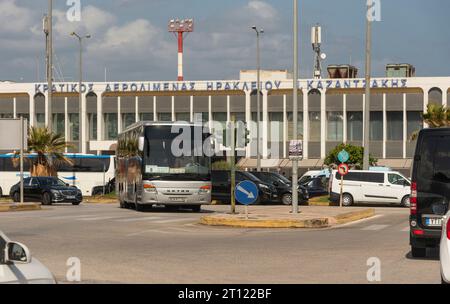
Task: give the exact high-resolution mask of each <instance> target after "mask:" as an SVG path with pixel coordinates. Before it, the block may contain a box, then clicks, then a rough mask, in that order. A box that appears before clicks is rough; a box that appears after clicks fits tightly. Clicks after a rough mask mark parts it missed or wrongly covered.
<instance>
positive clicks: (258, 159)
mask: <svg viewBox="0 0 450 304" xmlns="http://www.w3.org/2000/svg"><path fill="white" fill-rule="evenodd" d="M252 29H253V30H255V32H256V82H257V85H256V87H257V89H256V112H257V113H256V120H257V121H256V142H257V144H256V170H257V171H258V172H261V151H260V147H261V144H260V143H261V139H260V136H259V129H260V126H259V125H260V123H261V106H260V103H261V96H260V95H261V59H260V49H259V37H260V36H261V34H263V33H264V30H263V29H260V30H258V28H257V27H256V26H252Z"/></svg>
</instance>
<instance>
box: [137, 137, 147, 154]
mask: <svg viewBox="0 0 450 304" xmlns="http://www.w3.org/2000/svg"><path fill="white" fill-rule="evenodd" d="M144 140H145V139H144V136H140V137H139V143H138V149H139V151H140V152H142V151H144Z"/></svg>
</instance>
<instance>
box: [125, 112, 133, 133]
mask: <svg viewBox="0 0 450 304" xmlns="http://www.w3.org/2000/svg"><path fill="white" fill-rule="evenodd" d="M135 122H136V115H135V114H134V113H125V114H122V129H123V130H125V128H126V127H128V126H131V125H132V124H134V123H135Z"/></svg>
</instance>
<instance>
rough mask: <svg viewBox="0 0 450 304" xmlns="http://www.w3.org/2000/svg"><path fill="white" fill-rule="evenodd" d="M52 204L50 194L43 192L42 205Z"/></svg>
mask: <svg viewBox="0 0 450 304" xmlns="http://www.w3.org/2000/svg"><path fill="white" fill-rule="evenodd" d="M51 204H52V197H51V196H50V193H48V192H45V193H44V195H42V205H51Z"/></svg>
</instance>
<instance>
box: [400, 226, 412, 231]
mask: <svg viewBox="0 0 450 304" xmlns="http://www.w3.org/2000/svg"><path fill="white" fill-rule="evenodd" d="M410 230H411V228H410V227H409V226H408V227H406V228H403V229H402V232H409V231H410Z"/></svg>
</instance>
